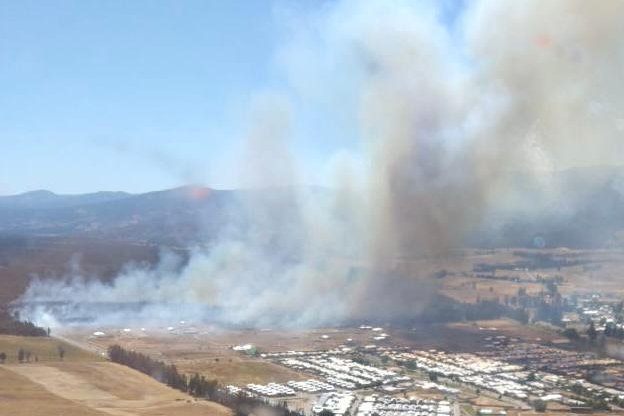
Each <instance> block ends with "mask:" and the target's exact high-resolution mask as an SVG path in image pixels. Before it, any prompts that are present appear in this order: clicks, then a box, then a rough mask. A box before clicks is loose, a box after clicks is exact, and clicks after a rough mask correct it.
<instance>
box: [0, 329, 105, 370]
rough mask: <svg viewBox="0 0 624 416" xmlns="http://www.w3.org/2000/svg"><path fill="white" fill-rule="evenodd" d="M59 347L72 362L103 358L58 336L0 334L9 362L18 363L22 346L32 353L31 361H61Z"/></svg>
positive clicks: (0, 349)
mask: <svg viewBox="0 0 624 416" xmlns="http://www.w3.org/2000/svg"><path fill="white" fill-rule="evenodd" d="M59 347H62V348H63V350H64V351H65V360H67V361H72V362H76V361H78V362H83V361H98V360H102V359H103V358H101V357H99V356H97V355H95V354H92V353H90V352H87V351H85V350H84V349H82V348H78V347H76V346H74V345H71V344H69V343H67V342H64V341H61V340H58V339H56V338H52V337H51V338H47V337H19V336H14V335H0V352H4V353H6V355H7V360H6V363H7V364H11V363H17V361H18V360H17V352H18V350H19V349H20V348H23V349H24V350H25V351H29V352H30V353H31V357H30V358H31V361H35V358H37V360H38V361H39V362H49V361H60V357H59Z"/></svg>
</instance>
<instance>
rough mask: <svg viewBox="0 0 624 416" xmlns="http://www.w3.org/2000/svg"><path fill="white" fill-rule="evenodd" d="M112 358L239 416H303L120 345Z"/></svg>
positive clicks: (113, 349)
mask: <svg viewBox="0 0 624 416" xmlns="http://www.w3.org/2000/svg"><path fill="white" fill-rule="evenodd" d="M108 356H109V358H110V360H111V361H113V362H115V363H118V364H123V365H125V366H128V367H130V368H133V369H135V370H138V371H140V372H142V373H144V374H147V375H149V376H150V377H153V378H155V379H156V380H158V381H160V382H161V383H164V384H167V385H168V386H170V387H173V388H175V389H177V390H180V391H183V392H185V393H188V394H190V395H191V396H194V397H198V398H203V399H209V400H212V401H215V402H217V403H220V404H222V405H224V406H226V407H229V408H231V409H232V410H233V413H234V415H235V416H248V415H251V414H258V413H259V412H260V413H262V409H266V410H267V413H268V414H271V415H275V416H302V415H301V414H300V413H298V412H295V411H292V410H289V409H288V407H287V406H286V404H285V403H282V404H278V405H276V404H270V403H268V402H267V401H265V400H262V399H259V398H255V397H250V396H248V395H246V394H231V393H229V392H227V391H226V390H223V389H220V388H219V387H218V382H217V380H207V379H206V378H205V377H204V376H202V375H200V374H197V373H195V374H193V375H192V376H190V377H187V376H186V375H185V374H181V373H180V372H179V371H178V369H177V368H176V366H175V365H173V364H167V363H165V362H163V361H158V360H155V359H153V358H151V357H149V356H147V355H145V354H141V353H139V352H136V351H128V350H126V349H124V348H122V347H121V346H119V345H112V346H110V347H109V348H108Z"/></svg>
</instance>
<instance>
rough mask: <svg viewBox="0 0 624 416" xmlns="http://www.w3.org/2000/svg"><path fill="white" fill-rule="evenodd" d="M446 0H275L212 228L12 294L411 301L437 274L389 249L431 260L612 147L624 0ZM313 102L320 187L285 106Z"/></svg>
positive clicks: (200, 304)
mask: <svg viewBox="0 0 624 416" xmlns="http://www.w3.org/2000/svg"><path fill="white" fill-rule="evenodd" d="M440 5H444V3H438V2H431V3H415V2H407V1H400V0H399V1H391V2H390V1H364V2H362V1H339V2H336V3H331V4H326V5H324V6H323V7H321V8H320V9H319V10H317V11H316V12H314V13H310V12H307V13H305V14H301V13H300V12H297V11H293V10H278V11H277V12H276V16H277V18H278V19H280V21H281V22H282V23H283V27H284V29H283V30H284V32H285V33H284V42H283V44H282V45H281V46H280V48H279V51H278V53H277V62H278V65H279V67H280V68H281V70H282V74H283V75H284V76H283V80H282V81H283V84H284V85H285V87H284V88H283V90H279V91H274V92H268V93H262V94H258V95H257V98H256V99H254V102H253V103H252V105H251V116H250V117H249V121H248V124H249V126H248V131H247V134H246V137H247V145H246V148H245V150H244V151H243V156H242V161H241V163H240V165H239V166H240V169H239V170H240V172H239V176H240V178H241V186H242V188H243V191H241V195H242V197H241V201H240V205H239V206H238V208H237V209H238V211H236V212H232V214H231V215H230V218H232V221H231V223H229V224H226V225H224V227H223V230H222V232H221V234H220V235H219V238H218V241H217V243H215V244H211V245H210V246H209V247H207V248H206V247H204V248H197V249H195V250H194V252H193V254H192V256H191V258H190V260H189V262H188V263H187V264H184V265H181V266H180V265H177V266H176V267H174V265H175V264H176V262H175V260H172V259H171V258H170V256H164V259H163V261H162V262H161V264H160V265H159V266H158V267H156V268H153V269H137V268H128V269H127V270H126V271H125V272H124V273H122V274H120V275H119V276H118V277H117V278H116V279H115V280H114V282H113V283H112V284H103V283H93V280H92V279H85V278H83V277H76V276H73V277H71V278H68V279H66V280H64V281H50V280H47V281H45V282H35V283H34V284H33V285H31V286H30V288H29V289H28V291H27V292H26V293H25V294H24V296H23V298H22V300H23V301H77V300H79V301H81V302H89V301H93V302H95V301H100V302H102V301H108V302H126V301H129V302H146V303H148V304H150V305H151V306H150V307H149V308H152V309H142V310H143V315H140V314H139V315H137V316H151V317H163V316H169V314H170V313H172V310H176V311H178V312H180V311H182V312H180V313H181V314H196V313H197V314H201V313H205V311H206V309H205V308H210V310H211V311H218V314H219V316H220V317H221V318H222V319H223V320H225V321H227V322H232V323H250V324H254V325H273V324H281V325H312V324H322V323H330V322H338V321H344V320H348V319H360V318H367V317H371V316H375V317H378V318H389V319H390V318H397V317H408V316H413V315H414V314H416V313H417V312H418V311H419V309H420V308H422V306H423V305H424V303H425V302H426V300H427V299H428V298H429V297H430V296H431V294H432V293H433V292H434V291H435V283H434V282H435V281H434V279H432V278H431V273H430V271H428V270H417V271H415V270H411V269H410V270H406V269H405V268H403V267H401V261H402V260H403V259H410V258H412V259H413V258H418V257H419V256H432V257H435V258H440V259H444V257H445V255H446V254H447V253H449V252H450V251H451V250H453V249H454V248H457V247H461V246H462V244H464V243H465V240H466V238H467V236H468V235H469V234H470V232H472V231H473V230H475V229H477V228H478V227H481V226H483V225H484V222H485V221H486V219H487V218H488V216H489V214H490V213H492V212H506V213H507V214H508V215H512V214H513V213H514V212H519V211H522V212H533V211H538V210H540V209H543V207H544V206H547V205H549V204H556V203H557V201H558V196H559V195H558V190H557V188H556V186H555V185H553V184H552V183H551V182H550V181H549V179H548V178H549V175H548V174H547V173H548V172H550V171H553V170H555V169H563V168H567V167H571V166H579V165H582V166H591V165H603V164H609V163H619V162H620V160H621V156H622V150H623V147H622V143H623V142H622V140H621V139H622V135H623V134H624V132H623V131H622V128H621V124H622V123H621V120H622V118H623V117H624V106H623V104H624V103H623V102H622V101H623V100H624V83H622V82H620V81H619V78H620V77H621V74H622V70H623V69H624V65H623V64H624V36H623V35H624V3H623V2H620V1H617V0H614V1H602V2H587V1H584V0H551V1H547V2H544V1H537V0H535V1H530V0H529V1H522V2H518V1H513V0H508V1H477V2H474V3H469V5H468V6H466V8H465V9H463V10H461V11H460V12H458V15H457V16H449V13H448V10H447V9H446V8H444V7H441V6H440ZM314 110H319V114H322V115H323V116H324V117H323V121H322V122H323V123H327V124H331V130H332V131H334V132H337V134H336V136H337V137H340V136H341V135H342V134H344V137H345V139H336V140H335V143H334V148H335V149H337V150H336V154H335V155H334V156H332V157H329V158H328V160H330V162H328V167H327V170H328V171H330V172H331V173H330V174H329V175H328V176H329V177H330V179H329V181H328V182H329V183H330V185H331V186H330V187H329V188H330V189H329V190H325V189H317V188H309V187H301V186H297V185H298V184H299V183H300V178H301V177H302V176H303V172H301V170H300V169H299V168H298V166H300V165H301V159H300V155H298V154H297V152H296V149H297V148H299V147H301V146H295V143H297V140H300V138H298V137H297V134H298V133H297V131H298V129H297V126H298V125H299V123H298V121H299V120H300V118H299V117H300V115H301V114H302V113H305V112H310V111H314ZM308 136H309V135H308ZM308 136H306V137H308ZM350 138H353V140H350ZM307 145H308V146H314V145H315V144H314V143H313V142H312V143H307ZM517 171H522V172H525V173H528V174H529V176H531V175H533V178H534V180H535V181H542V182H540V187H541V188H542V189H545V190H547V191H546V192H544V193H543V198H542V199H540V200H524V199H523V198H522V194H521V193H518V192H517V190H515V189H513V187H512V186H511V184H512V183H513V181H510V180H509V179H510V175H511V173H512V172H517ZM441 261H442V260H441ZM166 305H170V307H169V308H167V306H166ZM172 305H173V306H172ZM179 305H185V306H184V307H183V308H182V309H180V306H179ZM184 308H186V309H184ZM26 312H27V313H29V314H31V316H33V317H34V318H35V319H38V320H40V321H41V320H42V318H41V317H42V315H41V312H42V310H41V308H32V309H28V310H26ZM44 312H45V311H44ZM52 318H53V317H52ZM57 318H58V317H57ZM100 319H102V320H105V319H108V318H107V317H106V316H104V317H100Z"/></svg>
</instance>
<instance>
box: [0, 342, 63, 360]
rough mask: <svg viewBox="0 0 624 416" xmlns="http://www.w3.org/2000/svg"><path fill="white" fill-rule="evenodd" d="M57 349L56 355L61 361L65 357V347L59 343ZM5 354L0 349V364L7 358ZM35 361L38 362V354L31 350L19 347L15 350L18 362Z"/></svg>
mask: <svg viewBox="0 0 624 416" xmlns="http://www.w3.org/2000/svg"><path fill="white" fill-rule="evenodd" d="M57 351H58V355H59V358H60V359H61V361H63V359H64V358H65V348H64V347H63V346H62V345H59V346H58V347H57ZM7 357H8V356H7V354H6V353H5V352H4V351H2V352H0V364H4V362H5V361H6V359H7ZM33 360H34V361H35V362H38V361H39V356H38V355H34V354H33V353H32V352H30V351H28V350H25V349H24V348H21V347H20V349H19V350H17V361H18V362H20V363H29V362H31V361H33Z"/></svg>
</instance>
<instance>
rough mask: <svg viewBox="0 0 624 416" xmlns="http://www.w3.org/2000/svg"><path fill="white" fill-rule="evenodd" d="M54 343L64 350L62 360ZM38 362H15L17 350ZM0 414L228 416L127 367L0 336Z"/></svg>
mask: <svg viewBox="0 0 624 416" xmlns="http://www.w3.org/2000/svg"><path fill="white" fill-rule="evenodd" d="M58 345H63V348H65V349H66V351H67V352H66V355H65V359H64V360H63V361H61V360H60V358H59V357H58V350H57V348H58ZM20 347H22V348H24V349H28V350H30V351H31V352H32V355H33V356H34V355H35V354H37V356H38V358H39V360H38V361H37V362H34V361H33V360H34V359H31V362H30V363H24V364H18V363H17V360H16V355H17V348H20ZM3 349H5V350H7V351H9V352H11V351H13V349H15V352H14V353H13V352H11V354H9V360H7V362H6V363H5V364H4V365H0V415H5V414H6V415H16V416H22V415H23V416H38V415H46V416H47V415H63V416H66V415H67V416H73V415H76V416H77V415H86V416H91V415H117V416H160V415H162V416H164V415H171V416H199V415H207V414H210V415H216V416H225V415H229V414H230V411H229V409H227V408H224V407H222V406H220V405H217V404H215V403H211V402H207V401H203V400H201V401H197V400H195V399H193V398H192V397H190V396H188V395H186V394H184V393H181V392H178V391H177V390H173V389H171V388H169V387H167V386H165V385H164V384H161V383H159V382H157V381H156V380H154V379H152V378H151V377H148V376H146V375H144V374H141V373H139V372H138V371H135V370H132V369H130V368H127V367H124V366H121V365H118V364H114V363H111V362H108V361H104V360H103V359H102V358H101V357H100V356H98V355H96V354H93V353H91V352H87V351H84V350H81V349H79V348H77V347H76V346H73V345H71V344H68V343H65V342H62V341H60V340H57V339H50V338H34V337H31V338H29V337H11V336H0V351H2V350H3Z"/></svg>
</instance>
